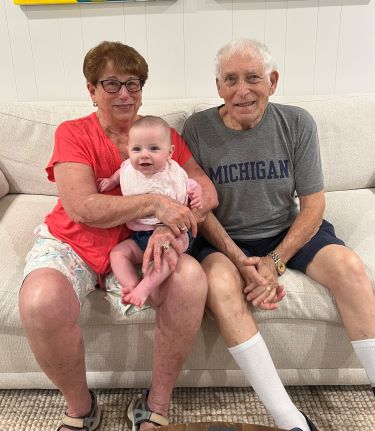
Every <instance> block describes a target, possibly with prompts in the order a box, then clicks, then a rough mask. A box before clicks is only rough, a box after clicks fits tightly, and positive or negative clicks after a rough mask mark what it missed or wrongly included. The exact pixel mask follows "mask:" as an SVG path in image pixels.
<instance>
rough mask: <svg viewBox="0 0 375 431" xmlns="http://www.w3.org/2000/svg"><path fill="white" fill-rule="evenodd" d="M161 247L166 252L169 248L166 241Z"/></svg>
mask: <svg viewBox="0 0 375 431" xmlns="http://www.w3.org/2000/svg"><path fill="white" fill-rule="evenodd" d="M161 248H162V249H163V251H164V252H166V251H168V250H169V244H168V243H165V244H162V245H161Z"/></svg>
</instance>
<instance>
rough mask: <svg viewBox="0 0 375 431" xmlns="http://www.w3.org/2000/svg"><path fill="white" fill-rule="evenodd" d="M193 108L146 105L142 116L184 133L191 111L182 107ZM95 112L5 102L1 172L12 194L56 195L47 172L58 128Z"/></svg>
mask: <svg viewBox="0 0 375 431" xmlns="http://www.w3.org/2000/svg"><path fill="white" fill-rule="evenodd" d="M190 105H191V102H188V101H185V103H183V102H182V101H181V102H179V101H174V102H173V101H172V102H168V101H166V102H165V103H161V102H160V101H159V102H146V103H144V106H143V107H142V111H141V113H142V114H143V115H145V114H153V115H158V116H161V117H163V118H164V119H165V120H166V121H167V122H168V123H169V124H170V125H171V126H172V127H174V128H176V129H177V131H179V132H181V130H182V126H183V124H184V122H185V120H186V118H187V117H188V115H190V112H191V110H190V111H185V110H184V109H183V108H182V106H185V107H188V106H190ZM94 109H95V108H93V106H92V104H91V103H90V102H56V103H53V102H35V103H34V102H33V103H30V102H23V103H22V102H19V103H6V102H1V103H0V137H1V139H0V171H1V172H3V174H4V176H5V178H6V181H7V184H9V192H10V193H26V194H40V195H56V194H57V190H56V186H55V184H53V183H50V182H49V181H48V180H47V175H46V173H45V170H44V168H45V166H46V165H47V163H48V161H49V159H50V157H51V155H52V149H53V145H54V135H55V130H56V127H57V126H58V125H59V124H60V123H62V122H63V121H65V120H69V119H73V118H79V117H83V116H85V115H88V114H90V113H91V112H93V110H94ZM4 184H5V183H4Z"/></svg>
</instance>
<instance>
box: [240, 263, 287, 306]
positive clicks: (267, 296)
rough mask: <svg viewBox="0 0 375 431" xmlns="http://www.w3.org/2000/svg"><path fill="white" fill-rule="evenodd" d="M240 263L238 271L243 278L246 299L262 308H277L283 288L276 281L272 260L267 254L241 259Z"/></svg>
mask: <svg viewBox="0 0 375 431" xmlns="http://www.w3.org/2000/svg"><path fill="white" fill-rule="evenodd" d="M242 263H243V264H242V266H241V267H240V268H239V271H240V273H241V275H242V277H243V279H244V280H245V288H244V294H245V295H246V299H247V300H248V301H250V302H251V303H252V305H254V306H255V307H259V308H261V309H263V310H274V309H276V308H278V306H279V304H278V303H279V302H280V301H281V300H282V299H283V298H284V296H285V290H284V287H283V286H281V285H280V284H279V282H278V276H277V271H276V268H275V264H274V263H273V260H272V259H271V258H270V257H269V256H265V257H257V256H255V257H248V258H245V259H243V262H242Z"/></svg>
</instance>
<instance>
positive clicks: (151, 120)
mask: <svg viewBox="0 0 375 431" xmlns="http://www.w3.org/2000/svg"><path fill="white" fill-rule="evenodd" d="M154 126H161V127H163V128H164V129H165V132H166V134H167V136H168V140H169V144H171V129H170V127H169V124H168V123H167V122H166V121H165V120H163V119H162V118H161V117H156V116H155V115H145V116H144V117H141V118H138V120H136V121H134V123H133V124H132V126H131V128H130V129H133V128H136V127H154Z"/></svg>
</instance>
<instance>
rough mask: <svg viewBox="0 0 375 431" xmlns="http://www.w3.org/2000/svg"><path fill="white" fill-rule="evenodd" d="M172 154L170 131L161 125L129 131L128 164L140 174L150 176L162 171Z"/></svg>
mask: <svg viewBox="0 0 375 431" xmlns="http://www.w3.org/2000/svg"><path fill="white" fill-rule="evenodd" d="M172 152H173V145H171V143H170V131H169V129H166V128H165V127H163V126H162V125H160V124H156V125H152V126H151V125H137V126H136V127H132V128H131V129H130V132H129V159H130V163H131V164H132V166H133V168H134V169H136V170H137V171H139V172H141V173H142V174H144V175H152V174H155V173H157V172H161V171H163V170H164V169H165V166H166V164H167V161H168V159H169V158H170V157H171V155H172Z"/></svg>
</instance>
